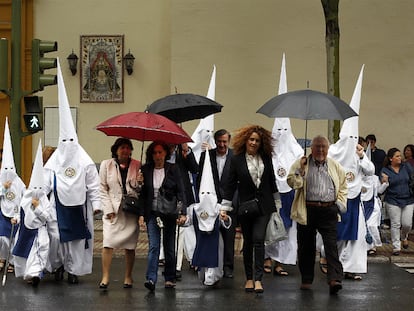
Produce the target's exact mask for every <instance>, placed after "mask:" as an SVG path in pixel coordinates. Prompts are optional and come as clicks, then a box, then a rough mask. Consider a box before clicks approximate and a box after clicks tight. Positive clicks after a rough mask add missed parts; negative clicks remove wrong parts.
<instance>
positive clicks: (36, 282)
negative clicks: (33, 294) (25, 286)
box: [32, 276, 40, 287]
mask: <svg viewBox="0 0 414 311" xmlns="http://www.w3.org/2000/svg"><path fill="white" fill-rule="evenodd" d="M39 283H40V278H39V277H38V276H35V277H33V278H32V286H33V287H37V286H38V285H39Z"/></svg>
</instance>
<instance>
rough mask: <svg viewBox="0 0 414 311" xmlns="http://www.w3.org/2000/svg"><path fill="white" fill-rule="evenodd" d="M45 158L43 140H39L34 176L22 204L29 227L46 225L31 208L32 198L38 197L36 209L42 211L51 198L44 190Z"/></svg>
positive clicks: (26, 224)
mask: <svg viewBox="0 0 414 311" xmlns="http://www.w3.org/2000/svg"><path fill="white" fill-rule="evenodd" d="M43 176H44V173H43V158H42V142H41V141H39V144H38V146H37V151H36V157H35V161H34V164H33V168H32V176H31V177H30V183H29V187H28V189H27V190H26V191H25V193H24V195H23V198H22V201H21V204H20V206H21V207H22V208H23V210H24V213H25V215H24V224H25V226H26V227H27V228H29V229H37V228H39V227H41V226H42V225H44V223H43V222H40V221H39V220H38V216H37V215H36V214H35V212H34V211H33V210H32V209H31V206H32V199H38V200H39V205H38V206H37V207H36V209H40V210H41V211H42V212H43V211H44V210H45V209H46V208H48V206H49V200H48V198H47V196H46V193H45V192H44V188H43V187H44V181H43Z"/></svg>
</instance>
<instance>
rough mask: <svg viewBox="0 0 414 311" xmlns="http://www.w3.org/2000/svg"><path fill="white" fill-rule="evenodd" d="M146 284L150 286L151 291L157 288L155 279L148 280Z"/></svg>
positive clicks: (147, 286)
mask: <svg viewBox="0 0 414 311" xmlns="http://www.w3.org/2000/svg"><path fill="white" fill-rule="evenodd" d="M144 286H145V287H146V288H148V289H149V290H150V291H151V292H153V291H154V290H155V283H154V281H153V280H148V281H146V282H145V283H144Z"/></svg>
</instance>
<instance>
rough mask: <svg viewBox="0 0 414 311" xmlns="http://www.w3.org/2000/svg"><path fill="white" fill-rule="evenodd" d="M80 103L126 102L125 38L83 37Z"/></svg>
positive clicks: (81, 42)
mask: <svg viewBox="0 0 414 311" xmlns="http://www.w3.org/2000/svg"><path fill="white" fill-rule="evenodd" d="M80 49H81V50H80V55H81V57H80V58H81V59H80V61H81V64H80V102H81V103H123V102H124V70H123V59H122V58H123V55H124V36H123V35H82V36H80Z"/></svg>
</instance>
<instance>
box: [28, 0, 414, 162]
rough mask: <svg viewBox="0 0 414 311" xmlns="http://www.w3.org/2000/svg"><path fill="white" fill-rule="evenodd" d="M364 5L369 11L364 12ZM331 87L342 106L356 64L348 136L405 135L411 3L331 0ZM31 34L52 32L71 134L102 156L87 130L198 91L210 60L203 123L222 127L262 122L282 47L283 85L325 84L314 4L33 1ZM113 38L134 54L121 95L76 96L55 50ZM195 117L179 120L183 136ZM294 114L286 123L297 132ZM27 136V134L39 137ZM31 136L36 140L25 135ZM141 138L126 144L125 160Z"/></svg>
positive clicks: (98, 136) (317, 128)
mask: <svg viewBox="0 0 414 311" xmlns="http://www.w3.org/2000/svg"><path fill="white" fill-rule="evenodd" d="M374 7H375V10H374V9H373V8H374ZM339 12H340V13H339V22H340V31H341V38H340V40H341V41H340V64H341V67H340V86H341V89H340V90H341V97H342V98H343V99H344V100H345V101H347V102H349V101H350V99H351V96H352V93H353V89H354V86H355V83H356V79H357V76H358V73H359V71H360V69H361V66H362V65H363V64H365V75H364V81H363V90H362V99H361V110H360V134H361V135H363V136H365V135H367V134H369V133H371V132H373V133H375V134H376V135H377V139H378V146H379V147H382V148H384V149H388V148H389V147H394V146H397V147H399V148H403V146H404V145H405V144H407V143H411V142H412V141H413V134H414V133H413V129H412V127H411V120H412V118H413V115H414V113H413V109H414V108H412V105H410V102H411V101H412V99H413V93H412V91H411V88H410V85H411V84H412V83H413V81H412V80H413V77H414V66H413V57H412V55H413V52H414V51H413V49H414V43H413V39H412V38H414V33H413V32H414V27H413V23H414V22H413V21H414V7H413V6H412V3H411V1H409V0H398V1H375V0H365V1H340V8H339ZM34 16H35V18H34V36H35V37H36V38H40V39H45V40H46V39H48V40H57V41H58V42H59V51H58V52H57V53H56V54H57V55H58V56H59V57H60V58H61V64H62V68H63V69H64V72H63V74H64V79H65V84H66V87H67V92H68V96H69V101H70V104H71V106H72V107H77V108H78V135H79V140H80V143H81V144H82V146H83V147H84V148H85V149H86V150H87V152H88V153H89V154H90V155H91V156H92V158H93V159H94V160H95V161H96V162H100V161H101V160H102V159H105V158H108V157H109V156H110V152H109V148H110V145H111V144H112V142H113V141H114V138H112V137H106V136H105V135H104V134H102V133H101V132H98V131H96V130H95V129H94V126H96V125H97V124H98V123H100V122H101V121H103V120H105V119H107V118H109V117H111V116H113V115H116V114H120V113H124V112H128V111H143V110H145V107H146V106H147V105H149V104H151V103H152V102H153V101H154V100H155V99H157V98H159V97H163V96H165V95H168V94H171V93H175V90H176V89H177V90H178V92H181V93H188V92H189V93H198V94H202V95H206V93H207V88H208V84H209V79H210V75H211V72H212V68H213V65H214V64H215V65H216V66H217V80H216V100H217V101H218V102H220V103H221V104H223V106H224V108H223V111H222V113H220V114H217V115H216V117H215V128H216V129H219V128H223V127H224V128H227V129H229V130H230V131H233V130H235V129H236V128H238V127H240V126H243V125H245V124H247V123H258V124H261V125H263V126H265V127H267V128H268V129H271V128H272V125H273V120H272V119H269V118H267V117H265V116H263V115H259V114H256V110H257V109H258V108H259V107H260V106H261V105H263V104H264V103H265V101H266V100H267V99H269V98H271V97H272V96H275V95H276V94H277V89H278V83H279V74H280V64H281V59H282V54H283V53H286V61H287V81H288V90H297V89H304V88H306V87H307V83H308V81H309V86H310V88H311V89H316V90H320V91H326V53H325V24H324V16H323V11H322V5H321V2H320V1H319V0H312V1H310V0H289V1H283V0H260V1H250V0H226V1H223V0H208V1H207V0H204V1H201V0H159V1H144V0H120V1H110V0H100V1H97V0H87V1H85V0H72V1H65V0H42V1H34ZM92 34H93V35H116V34H123V35H125V52H127V51H128V49H130V50H131V53H133V54H134V56H135V57H136V59H135V67H134V73H133V74H132V75H131V76H128V75H125V76H124V83H125V85H124V92H125V102H124V103H116V104H102V103H80V96H79V94H80V89H79V88H80V81H79V79H80V77H79V68H78V74H77V75H75V76H72V75H71V73H70V71H69V68H68V66H67V61H66V57H67V56H68V55H69V54H70V53H71V50H72V49H74V51H75V52H76V54H78V56H79V55H80V54H79V40H80V36H81V35H92ZM41 95H43V96H44V106H46V107H47V106H56V105H57V88H56V87H47V88H46V89H45V91H44V92H42V94H41ZM197 124H198V121H191V122H186V123H184V124H183V127H184V129H185V130H187V132H189V134H192V132H193V130H194V129H195V127H196V126H197ZM304 125H305V122H304V121H301V120H292V127H293V132H294V134H295V135H296V136H297V137H303V135H304ZM316 134H325V135H326V134H327V122H326V121H310V122H309V123H308V136H309V137H311V136H314V135H316ZM41 135H42V134H37V135H36V137H41ZM33 143H34V144H36V143H37V142H36V139H34V141H33ZM140 149H141V144H140V143H135V157H138V156H139V155H140Z"/></svg>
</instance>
